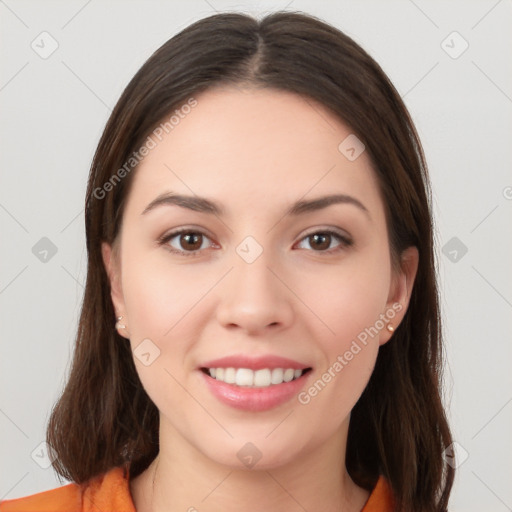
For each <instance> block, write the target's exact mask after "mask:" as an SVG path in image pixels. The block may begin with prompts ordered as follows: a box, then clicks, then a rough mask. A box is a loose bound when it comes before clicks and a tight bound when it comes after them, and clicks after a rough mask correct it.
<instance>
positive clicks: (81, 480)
mask: <svg viewBox="0 0 512 512" xmlns="http://www.w3.org/2000/svg"><path fill="white" fill-rule="evenodd" d="M86 234H87V250H88V255H89V259H88V273H87V283H86V290H85V297H84V303H83V308H82V313H81V318H80V324H79V330H78V335H77V344H76V349H75V354H74V360H73V367H72V370H71V374H70V377H69V381H68V383H67V386H66V388H65V390H64V393H63V395H62V397H61V398H60V400H59V401H58V403H57V404H56V406H55V408H54V410H53V412H52V415H51V418H50V421H49V425H48V432H47V443H48V445H49V447H50V450H51V453H52V457H53V458H54V461H53V467H54V469H55V470H56V471H57V473H58V474H59V475H62V476H64V477H66V478H67V479H69V480H71V481H72V482H73V483H72V484H69V485H66V486H64V487H61V488H60V489H55V490H52V491H47V492H45V493H39V494H37V495H33V496H30V497H26V498H20V499H18V500H9V501H4V502H3V503H1V504H0V511H2V512H7V511H14V510H16V511H20V510H34V511H37V510H49V509H52V510H68V511H69V510H86V509H87V510H103V511H107V510H118V511H119V510H130V511H134V510H136V511H137V512H146V511H160V510H166V511H174V510H190V511H192V510H199V511H203V510H205V511H206V510H211V511H216V510H224V511H226V510H232V509H235V507H239V506H240V505H241V504H243V506H244V509H246V510H263V509H264V510H275V511H281V510H287V511H288V510H310V511H312V510H320V509H322V510H342V511H345V512H352V511H360V510H363V511H365V512H371V511H377V510H379V511H387V510H399V511H412V510H414V511H444V510H446V509H447V504H448V498H449V494H450V490H451V486H452V482H453V478H454V470H453V468H452V466H451V465H448V464H446V463H445V461H444V458H443V452H444V450H445V449H446V448H447V447H448V446H449V445H450V444H451V434H450V430H449V426H448V424H447V420H446V416H445V412H444V410H443V406H442V401H441V368H442V358H441V356H442V339H441V325H440V318H439V306H438V294H437V284H436V275H435V266H434V256H433V233H432V218H431V211H430V203H429V183H428V176H427V170H426V165H425V161H424V156H423V152H422V149H421V144H420V141H419V139H418V136H417V134H416V131H415V128H414V125H413V123H412V121H411V119H410V116H409V114H408V112H407V110H406V108H405V106H404V104H403V102H402V101H401V99H400V96H399V95H398V93H397V92H396V90H395V89H394V87H393V86H392V84H391V83H390V82H389V80H388V78H387V77H386V76H385V74H384V73H383V71H382V70H381V68H380V67H379V66H378V64H377V63H376V62H375V61H374V60H373V59H372V58H371V57H370V56H369V55H368V54H367V53H366V52H365V51H364V50H363V49H362V48H361V47H359V46H358V45H357V44H356V43H355V42H354V41H352V40H351V39H350V38H348V37H347V36H346V35H344V34H343V33H342V32H340V31H339V30H337V29H335V28H333V27H331V26H329V25H328V24H326V23H324V22H322V21H321V20H319V19H317V18H314V17H313V16H308V15H305V14H300V13H290V12H277V13H273V14H270V15H268V16H266V17H265V18H263V19H262V20H261V21H257V20H255V19H253V18H251V17H249V16H246V15H243V14H235V13H230V14H218V15H214V16H211V17H208V18H205V19H203V20H200V21H198V22H196V23H194V24H193V25H191V26H189V27H188V28H186V29H185V30H183V31H182V32H181V33H179V34H178V35H176V36H175V37H173V38H172V39H170V40H169V41H168V42H167V43H165V44H164V45H163V46H162V47H161V48H160V49H159V50H157V51H156V52H155V54H154V55H153V56H152V57H151V58H150V59H149V60H148V61H147V62H146V63H145V64H144V66H143V67H142V68H141V69H140V70H139V72H138V73H137V74H136V76H135V77H134V78H133V80H132V81H131V82H130V84H129V85H128V86H127V88H126V90H125V91H124V93H123V95H122V96H121V98H120V100H119V101H118V103H117V105H116V107H115V109H114V111H113V113H112V115H111V118H110V119H109V121H108V123H107V126H106V128H105V131H104V133H103V136H102V138H101V140H100V142H99V145H98V149H97V151H96V155H95V158H94V161H93V164H92V168H91V173H90V177H89V183H88V190H87V197H86ZM114 324H115V327H114Z"/></svg>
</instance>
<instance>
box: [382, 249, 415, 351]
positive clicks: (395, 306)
mask: <svg viewBox="0 0 512 512" xmlns="http://www.w3.org/2000/svg"><path fill="white" fill-rule="evenodd" d="M418 263H419V252H418V248H417V247H414V246H411V247H408V248H407V249H405V251H403V253H402V255H401V258H400V269H399V271H398V272H397V271H394V275H393V278H392V280H391V285H390V289H389V296H388V301H387V302H386V311H385V312H384V316H385V317H386V319H387V320H386V322H387V323H386V327H384V329H382V330H381V333H380V337H379V344H380V345H384V343H387V342H388V341H389V340H390V339H391V337H392V336H393V332H392V331H391V332H390V331H389V330H388V329H387V325H391V326H392V327H393V330H396V329H397V327H398V326H399V325H400V323H401V322H402V320H403V318H404V316H405V313H406V312H407V308H408V307H409V301H410V299H411V293H412V288H413V286H414V280H415V279H416V273H417V271H418Z"/></svg>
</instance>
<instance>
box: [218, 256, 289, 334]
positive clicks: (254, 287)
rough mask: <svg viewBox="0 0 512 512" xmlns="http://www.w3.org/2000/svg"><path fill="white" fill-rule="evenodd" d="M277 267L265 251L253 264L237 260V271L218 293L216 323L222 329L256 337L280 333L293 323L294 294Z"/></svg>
mask: <svg viewBox="0 0 512 512" xmlns="http://www.w3.org/2000/svg"><path fill="white" fill-rule="evenodd" d="M236 257H237V258H238V256H236ZM274 263H275V260H274ZM274 267H277V265H275V264H274V265H272V261H269V258H268V257H267V256H266V254H265V251H263V253H262V254H261V256H260V257H259V258H258V259H257V260H256V261H254V262H252V263H246V262H245V261H243V260H242V259H240V260H239V261H237V260H234V268H233V270H232V271H231V272H230V273H229V275H228V276H227V279H225V280H224V282H223V284H222V289H221V290H219V292H220V299H219V303H218V306H217V320H218V322H219V323H220V324H221V325H222V326H223V327H225V328H228V329H235V328H238V329H241V330H243V331H245V332H246V334H253V335H254V334H262V333H265V332H266V331H269V330H272V332H277V330H280V329H284V328H286V327H288V326H289V325H291V324H292V322H293V317H294V310H293V304H292V302H291V299H292V296H293V294H292V293H291V292H290V290H289V289H288V288H287V287H286V285H285V284H283V279H282V277H281V276H279V271H278V270H277V269H276V268H274Z"/></svg>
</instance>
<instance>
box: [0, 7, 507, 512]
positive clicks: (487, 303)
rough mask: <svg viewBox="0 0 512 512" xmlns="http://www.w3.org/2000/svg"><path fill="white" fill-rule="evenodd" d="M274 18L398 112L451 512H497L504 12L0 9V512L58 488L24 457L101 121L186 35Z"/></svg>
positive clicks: (42, 457)
mask: <svg viewBox="0 0 512 512" xmlns="http://www.w3.org/2000/svg"><path fill="white" fill-rule="evenodd" d="M283 8H286V9H289V10H299V11H305V12H309V13H311V14H314V15H317V16H319V17H320V18H323V19H324V20H326V21H327V22H330V23H332V24H333V25H335V26H337V27H338V28H340V29H341V30H343V31H345V32H346V33H347V34H348V35H350V36H351V37H353V38H354V39H355V40H356V41H357V42H358V43H360V44H361V45H362V46H363V47H364V48H365V49H366V50H367V51H369V52H370V53H371V54H372V55H373V56H374V57H375V59H376V60H377V61H378V62H379V63H380V64H381V65H382V67H383V69H384V71H385V72H386V73H387V74H388V75H389V77H390V78H391V80H392V81H393V83H394V84H395V85H396V87H397V89H398V90H399V92H400V94H401V95H402V97H403V98H404V101H405V103H406V105H407V106H408V108H409V109H410V112H411V114H412V116H413V119H414V120H415V123H416V125H417V128H418V130H419V133H420V137H421V138H422V142H423V144H424V148H425V152H426V156H427V160H428V163H429V167H430V171H431V176H432V181H433V189H434V201H435V216H436V222H437V238H438V263H439V273H440V280H441V283H440V284H441V291H442V294H443V297H442V304H443V311H444V316H445V322H444V327H445V335H446V344H447V356H448V368H447V373H446V404H447V406H448V407H449V415H450V419H451V424H452V428H453V434H454V438H455V439H456V441H457V443H458V448H457V450H458V453H459V456H460V461H461V462H462V464H461V465H460V467H459V469H458V474H457V479H456V484H455V488H454V491H453V495H452V502H451V510H452V511H466V512H467V511H481V510H486V511H496V512H500V511H505V510H512V508H511V507H512V487H511V486H510V481H511V478H512V470H511V469H512V468H511V466H512V463H511V460H512V436H511V435H510V432H511V431H512V429H511V426H512V403H511V402H512V385H511V384H512V372H511V371H510V364H511V361H512V359H511V355H512V344H511V343H510V341H511V336H510V332H511V323H512V322H511V316H512V315H511V308H512V286H511V285H512V282H511V281H512V271H511V265H510V262H511V261H512V237H511V229H510V228H511V215H510V214H511V209H512V175H511V173H510V164H511V161H512V150H511V146H512V143H511V141H512V116H511V112H512V59H511V51H510V50H511V48H512V31H511V30H510V26H511V14H512V3H511V2H510V1H506V0H501V1H495V0H492V1H467V0H465V1H451V2H441V1H428V2H427V1H426V0H414V1H412V0H400V1H386V2H382V1H371V2H370V1H365V2H362V1H360V2H356V1H323V2H313V1H311V0H309V1H305V0H304V1H301V0H293V1H291V2H289V1H278V0H274V1H270V0H269V1H266V2H238V3H235V2H232V3H230V2H227V1H223V0H211V1H210V0H208V1H206V0H195V1H190V2H177V1H174V2H155V1H150V2H148V1H146V2H142V1H132V2H126V1H125V2H106V1H104V2H100V1H99V0H92V1H91V0H90V1H85V0H79V1H66V2H49V1H47V2H39V1H30V2H29V1H14V0H5V1H1V0H0V23H1V26H0V37H1V48H2V52H1V75H0V109H1V114H0V115H1V119H2V123H1V126H0V130H1V136H0V140H1V142H2V147H1V152H0V158H1V165H0V169H1V180H2V181H1V187H0V226H1V233H2V235H1V236H2V244H1V247H2V252H1V257H2V260H1V261H2V265H1V269H0V306H1V356H2V357H1V363H0V382H1V396H0V433H1V436H0V439H1V448H0V465H1V468H0V499H3V498H16V497H20V496H24V495H27V494H32V493H35V492H39V491H43V490H46V489H50V488H53V487H56V486H58V485H60V483H59V481H58V480H57V478H56V476H55V475H54V473H53V471H52V470H51V469H45V466H47V465H48V459H47V455H46V452H45V446H44V444H43V445H41V443H42V442H43V441H44V432H45V426H46V421H47V419H48V415H49V412H50V409H51V407H52V405H53V403H54V401H55V400H56V399H57V397H58V396H59V393H60V391H61V389H62V386H63V384H64V382H65V377H66V372H67V370H68V368H69V367H68V364H69V360H70V356H71V353H72V344H73V341H74V336H75V331H76V327H77V319H78V314H79V307H80V303H81V298H82V293H83V283H84V279H85V264H86V250H85V233H84V228H83V208H82V204H83V199H84V194H85V187H86V179H87V175H88V169H89V165H90V162H91V159H92V155H93V151H94V149H95V146H96V144H97V142H98V139H99V136H100V134H101V131H102V129H103V127H104V124H105V122H106V120H107V118H108V116H109V114H110V111H111V108H112V107H113V106H114V104H115V102H116V101H117V99H118V97H119V95H120V93H121V91H122V90H123V88H124V86H125V85H126V84H127V83H128V81H129V80H130V79H131V77H132V76H133V74H134V73H135V72H136V71H137V69H138V68H139V67H140V65H141V64H142V63H143V61H144V60H145V59H146V58H147V57H148V56H149V55H150V54H151V53H152V52H153V51H154V50H155V49H156V48H157V47H159V46H160V45H161V44H162V43H163V42H164V41H166V40H167V39H169V38H170V37H171V36H172V35H174V34H175V33H177V32H178V31H179V30H181V29H182V28H184V27H185V26H187V25H189V24H190V23H191V22H193V21H195V20H197V19H199V18H202V17H205V16H207V15H210V14H213V13H214V12H215V11H227V10H239V11H245V12H248V13H252V14H261V13H264V12H267V11H273V10H277V9H283ZM44 31H46V32H48V33H49V34H50V35H49V36H48V35H40V34H41V33H42V32H44ZM454 31H456V32H457V33H458V34H459V35H457V34H455V35H454V34H452V33H453V32H454ZM443 41H444V42H443ZM466 42H467V44H469V47H468V48H467V49H466V50H465V51H464V52H463V53H461V52H462V50H464V47H465V46H466ZM52 44H53V45H55V44H58V48H57V49H56V50H55V51H54V53H52V54H51V55H46V54H45V52H46V53H48V52H49V51H50V50H51V49H52ZM43 57H45V58H43ZM44 237H46V238H47V239H49V240H50V241H51V244H50V243H49V242H48V240H43V241H41V239H42V238H44ZM52 246H54V249H53V252H54V251H55V250H56V251H57V252H56V253H55V254H53V252H52V249H51V247H52ZM48 247H50V249H49V252H48V253H44V252H42V251H43V250H44V249H45V248H46V249H48ZM465 250H467V252H466V253H465Z"/></svg>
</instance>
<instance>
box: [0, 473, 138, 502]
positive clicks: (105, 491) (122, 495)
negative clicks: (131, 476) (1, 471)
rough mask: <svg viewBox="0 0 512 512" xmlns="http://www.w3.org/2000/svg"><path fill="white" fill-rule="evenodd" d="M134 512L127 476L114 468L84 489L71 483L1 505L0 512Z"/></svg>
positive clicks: (93, 480)
mask: <svg viewBox="0 0 512 512" xmlns="http://www.w3.org/2000/svg"><path fill="white" fill-rule="evenodd" d="M105 510H116V511H117V512H136V511H135V507H134V505H133V501H132V498H131V494H130V487H129V484H128V479H127V474H126V473H125V471H124V470H123V468H122V467H116V468H113V469H111V470H109V471H108V472H106V473H105V474H103V475H100V476H98V477H96V478H93V479H91V480H90V481H89V483H88V484H87V486H85V487H82V486H80V485H78V484H75V483H71V484H67V485H64V486H62V487H57V488H56V489H51V490H49V491H43V492H40V493H37V494H32V495H30V496H25V497H23V498H17V499H12V500H4V501H0V512H100V511H105Z"/></svg>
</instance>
